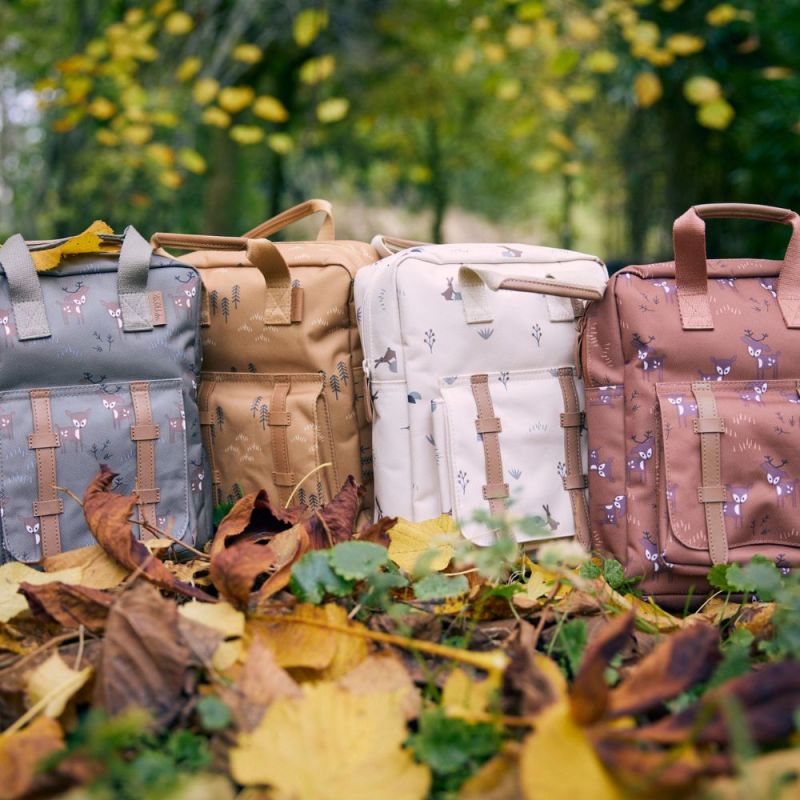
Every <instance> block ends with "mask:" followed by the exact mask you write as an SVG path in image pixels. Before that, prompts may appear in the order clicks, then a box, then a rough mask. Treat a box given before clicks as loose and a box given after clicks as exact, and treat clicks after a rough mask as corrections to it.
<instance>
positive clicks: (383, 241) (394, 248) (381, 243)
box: [370, 233, 430, 258]
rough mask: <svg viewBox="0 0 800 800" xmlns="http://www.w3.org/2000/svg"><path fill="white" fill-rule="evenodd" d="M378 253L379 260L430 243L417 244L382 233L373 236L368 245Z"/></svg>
mask: <svg viewBox="0 0 800 800" xmlns="http://www.w3.org/2000/svg"><path fill="white" fill-rule="evenodd" d="M370 244H372V246H373V247H374V248H375V249H376V250H377V251H378V255H379V256H380V257H381V258H386V257H387V256H393V255H394V254H395V253H399V252H401V251H402V250H408V248H409V247H425V246H427V245H429V244H430V242H418V241H416V240H415V239H399V238H397V237H396V236H384V235H383V234H382V233H378V234H375V236H373V237H372V242H371V243H370Z"/></svg>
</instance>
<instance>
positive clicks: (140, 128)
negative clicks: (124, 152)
mask: <svg viewBox="0 0 800 800" xmlns="http://www.w3.org/2000/svg"><path fill="white" fill-rule="evenodd" d="M121 135H122V138H123V139H124V140H125V141H126V142H127V143H128V144H132V145H135V146H136V147H141V146H142V145H143V144H145V143H147V142H149V141H150V139H151V138H152V137H153V129H152V127H151V126H150V125H129V126H128V127H127V128H125V129H124V130H123V131H122V134H121Z"/></svg>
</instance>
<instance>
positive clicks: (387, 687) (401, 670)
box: [337, 651, 422, 720]
mask: <svg viewBox="0 0 800 800" xmlns="http://www.w3.org/2000/svg"><path fill="white" fill-rule="evenodd" d="M337 683H338V684H339V686H341V687H342V688H343V689H347V691H348V692H352V693H353V694H370V693H372V692H387V693H388V692H392V693H394V694H398V695H399V696H400V698H401V706H402V711H403V716H404V717H405V718H406V719H407V720H410V719H415V718H416V717H418V716H419V712H420V709H421V707H422V697H421V695H420V691H419V689H417V687H416V686H415V685H414V681H413V680H412V679H411V676H410V675H409V674H408V670H407V669H406V668H405V666H404V665H403V662H402V661H401V660H400V659H399V658H398V657H397V656H396V655H394V654H393V653H391V652H388V651H387V652H383V653H376V654H375V655H372V656H369V657H367V658H365V659H364V660H363V661H362V662H361V663H360V664H359V665H358V666H357V667H355V668H354V669H351V670H350V671H349V672H347V673H346V674H344V675H342V677H341V678H339V680H338V681H337Z"/></svg>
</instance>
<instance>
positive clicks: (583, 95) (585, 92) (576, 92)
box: [564, 83, 597, 103]
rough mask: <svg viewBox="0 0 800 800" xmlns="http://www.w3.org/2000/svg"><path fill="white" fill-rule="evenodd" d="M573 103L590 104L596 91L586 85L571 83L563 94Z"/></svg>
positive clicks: (589, 85)
mask: <svg viewBox="0 0 800 800" xmlns="http://www.w3.org/2000/svg"><path fill="white" fill-rule="evenodd" d="M564 93H565V94H566V95H567V98H568V99H569V100H571V101H572V102H573V103H590V102H591V101H592V100H594V98H595V97H596V95H597V90H596V89H595V88H594V86H592V85H591V84H588V83H571V84H570V85H569V86H568V87H567V88H566V91H565V92H564Z"/></svg>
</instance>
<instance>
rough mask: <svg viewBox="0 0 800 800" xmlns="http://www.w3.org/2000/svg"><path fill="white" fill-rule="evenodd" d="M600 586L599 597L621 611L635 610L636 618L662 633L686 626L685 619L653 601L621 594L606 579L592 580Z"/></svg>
mask: <svg viewBox="0 0 800 800" xmlns="http://www.w3.org/2000/svg"><path fill="white" fill-rule="evenodd" d="M592 583H593V584H595V585H596V586H597V587H598V591H597V595H598V597H597V599H598V600H600V601H601V602H603V603H607V604H608V605H610V606H611V607H613V608H616V609H617V610H619V611H633V612H634V614H636V619H637V620H641V621H642V622H644V623H645V624H647V625H649V626H651V627H653V628H655V629H656V630H658V631H660V632H661V633H670V632H671V631H677V630H680V629H681V628H683V627H685V626H686V624H687V622H686V621H685V620H682V619H679V618H678V617H674V616H673V615H672V614H670V613H669V612H667V611H664V609H663V608H661V607H660V606H658V605H656V603H655V602H653V601H647V600H642V599H641V598H640V597H636V595H633V594H625V595H623V594H620V593H619V592H617V591H616V590H614V589H612V588H611V587H610V586H609V585H608V584H607V583H606V582H605V581H592Z"/></svg>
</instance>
